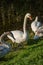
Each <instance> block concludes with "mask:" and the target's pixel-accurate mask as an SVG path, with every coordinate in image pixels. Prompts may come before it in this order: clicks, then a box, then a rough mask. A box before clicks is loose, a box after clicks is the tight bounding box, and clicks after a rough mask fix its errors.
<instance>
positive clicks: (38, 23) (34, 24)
mask: <svg viewBox="0 0 43 65" xmlns="http://www.w3.org/2000/svg"><path fill="white" fill-rule="evenodd" d="M40 26H41V23H40V22H39V21H38V16H36V18H35V20H34V21H33V22H32V23H31V29H32V31H33V32H34V33H36V31H37V29H38V28H39V27H40Z"/></svg>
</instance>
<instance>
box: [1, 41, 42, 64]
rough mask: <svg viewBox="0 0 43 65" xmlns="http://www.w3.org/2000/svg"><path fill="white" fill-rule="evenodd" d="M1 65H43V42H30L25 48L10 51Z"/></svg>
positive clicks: (2, 59)
mask: <svg viewBox="0 0 43 65" xmlns="http://www.w3.org/2000/svg"><path fill="white" fill-rule="evenodd" d="M0 65H43V40H36V41H35V40H29V41H28V44H26V45H24V47H22V48H21V49H20V48H17V50H14V49H13V50H12V51H10V52H9V53H8V54H7V55H5V56H4V57H3V58H1V59H0Z"/></svg>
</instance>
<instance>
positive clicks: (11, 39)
mask: <svg viewBox="0 0 43 65" xmlns="http://www.w3.org/2000/svg"><path fill="white" fill-rule="evenodd" d="M7 37H8V38H9V39H10V40H11V41H12V42H13V43H14V42H15V40H14V39H13V38H12V37H11V36H10V35H7Z"/></svg>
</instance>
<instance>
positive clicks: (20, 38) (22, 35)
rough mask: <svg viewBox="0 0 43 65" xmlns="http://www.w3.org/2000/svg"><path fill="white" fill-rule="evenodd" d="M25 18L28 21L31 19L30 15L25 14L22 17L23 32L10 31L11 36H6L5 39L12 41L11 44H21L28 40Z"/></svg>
mask: <svg viewBox="0 0 43 65" xmlns="http://www.w3.org/2000/svg"><path fill="white" fill-rule="evenodd" d="M27 18H29V19H30V20H31V19H32V18H31V14H30V13H27V14H26V15H25V17H24V24H23V32H22V31H20V30H15V31H10V34H11V35H12V36H11V35H7V37H8V38H9V39H11V40H12V42H13V43H14V42H16V43H21V42H24V41H26V40H27V39H28V37H27V36H28V35H27V31H26V22H27Z"/></svg>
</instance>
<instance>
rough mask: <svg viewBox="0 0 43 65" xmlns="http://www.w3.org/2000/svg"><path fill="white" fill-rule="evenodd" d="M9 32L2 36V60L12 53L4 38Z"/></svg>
mask: <svg viewBox="0 0 43 65" xmlns="http://www.w3.org/2000/svg"><path fill="white" fill-rule="evenodd" d="M7 34H8V32H6V33H4V34H2V35H1V36H0V58H1V57H3V56H4V55H5V54H7V53H8V52H9V51H10V47H11V46H10V45H9V44H6V42H5V41H4V40H3V39H4V36H5V35H7Z"/></svg>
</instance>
